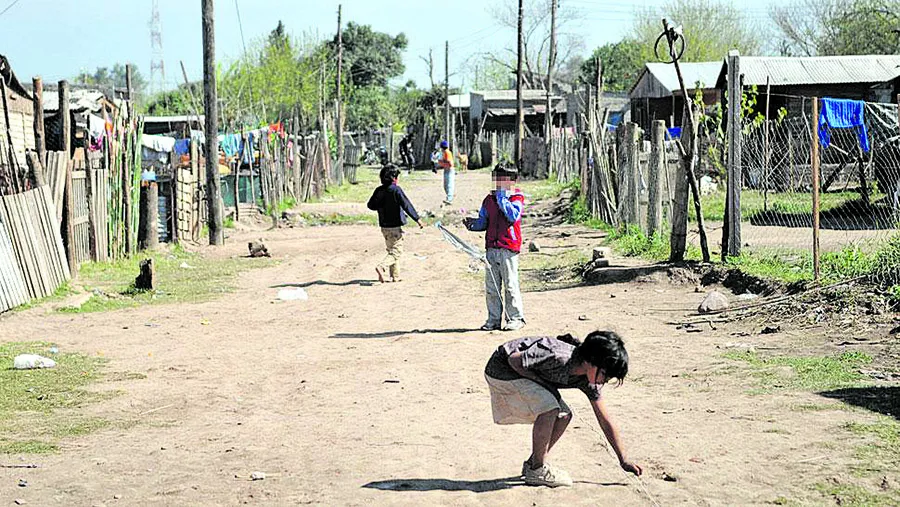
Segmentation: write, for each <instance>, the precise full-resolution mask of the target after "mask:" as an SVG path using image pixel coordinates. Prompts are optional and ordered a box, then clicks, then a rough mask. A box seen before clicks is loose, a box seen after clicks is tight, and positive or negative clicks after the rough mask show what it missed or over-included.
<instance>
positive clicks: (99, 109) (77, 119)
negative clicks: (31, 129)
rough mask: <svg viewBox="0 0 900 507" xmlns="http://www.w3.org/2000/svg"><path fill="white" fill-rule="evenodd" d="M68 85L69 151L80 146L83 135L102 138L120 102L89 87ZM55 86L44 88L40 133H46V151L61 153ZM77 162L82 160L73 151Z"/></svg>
mask: <svg viewBox="0 0 900 507" xmlns="http://www.w3.org/2000/svg"><path fill="white" fill-rule="evenodd" d="M77 86H78V85H72V84H70V85H69V87H70V90H69V113H70V114H71V115H72V148H73V149H74V148H79V147H82V146H84V140H85V139H86V136H85V133H86V132H91V133H92V134H93V135H94V137H95V140H96V139H97V138H99V137H100V136H101V135H102V132H103V130H104V129H105V128H106V122H107V120H109V121H113V119H114V118H116V116H117V115H118V114H119V111H120V110H122V105H123V104H124V100H122V99H115V98H113V99H111V98H109V97H108V96H107V95H106V94H105V93H104V92H102V91H100V90H96V89H91V88H81V89H78V88H76V87H77ZM57 90H58V85H56V84H49V85H45V86H44V95H43V103H44V130H45V131H46V132H47V141H46V143H47V150H55V151H59V150H62V145H61V144H60V143H61V142H62V137H61V136H60V134H61V132H62V117H61V116H60V113H59V93H58V91H57ZM73 155H74V157H75V158H76V159H77V160H81V159H82V158H83V156H82V154H81V152H80V150H74V151H73Z"/></svg>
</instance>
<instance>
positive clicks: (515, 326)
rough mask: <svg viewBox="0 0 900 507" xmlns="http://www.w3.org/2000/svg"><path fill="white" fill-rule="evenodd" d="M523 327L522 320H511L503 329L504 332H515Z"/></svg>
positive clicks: (523, 322)
mask: <svg viewBox="0 0 900 507" xmlns="http://www.w3.org/2000/svg"><path fill="white" fill-rule="evenodd" d="M523 327H525V321H523V320H511V321H509V322H507V323H506V327H504V328H503V330H504V331H517V330H519V329H522V328H523Z"/></svg>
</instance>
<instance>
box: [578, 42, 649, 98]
mask: <svg viewBox="0 0 900 507" xmlns="http://www.w3.org/2000/svg"><path fill="white" fill-rule="evenodd" d="M660 31H662V29H661V28H660ZM642 51H643V47H642V46H641V43H639V42H638V41H637V40H635V39H632V38H629V37H626V38H624V39H622V40H620V41H619V42H611V43H607V44H604V45H602V46H600V47H599V48H597V49H595V50H594V53H593V54H592V55H591V56H590V58H588V59H587V60H585V61H584V62H583V63H582V64H581V74H580V75H579V77H578V80H579V81H580V82H581V83H587V84H593V85H596V83H597V60H598V59H599V60H600V61H601V62H603V79H604V83H605V87H606V89H607V90H609V91H611V92H620V91H627V90H628V89H630V88H631V86H632V85H634V83H635V82H636V81H637V79H638V76H639V75H640V74H641V70H642V69H643V68H644V62H645V59H644V56H645V55H644V54H643V53H642ZM650 61H652V60H650Z"/></svg>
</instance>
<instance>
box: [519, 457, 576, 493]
mask: <svg viewBox="0 0 900 507" xmlns="http://www.w3.org/2000/svg"><path fill="white" fill-rule="evenodd" d="M525 484H528V485H529V486H549V487H551V488H558V487H560V486H571V485H572V477H570V476H569V474H568V472H566V471H565V470H560V469H559V468H554V467H551V466H550V465H548V464H546V463H544V466H542V467H541V468H537V469H532V468H529V469H528V470H526V471H525Z"/></svg>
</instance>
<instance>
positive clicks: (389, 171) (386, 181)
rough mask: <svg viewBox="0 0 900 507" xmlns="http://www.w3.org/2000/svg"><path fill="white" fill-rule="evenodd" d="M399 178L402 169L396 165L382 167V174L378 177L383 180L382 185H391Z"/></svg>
mask: <svg viewBox="0 0 900 507" xmlns="http://www.w3.org/2000/svg"><path fill="white" fill-rule="evenodd" d="M399 176H400V169H398V168H397V166H396V165H394V164H388V165H386V166H384V167H382V168H381V172H379V173H378V177H379V179H381V184H382V185H390V184H391V183H392V182H393V181H394V180H395V179H397V177H399Z"/></svg>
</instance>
